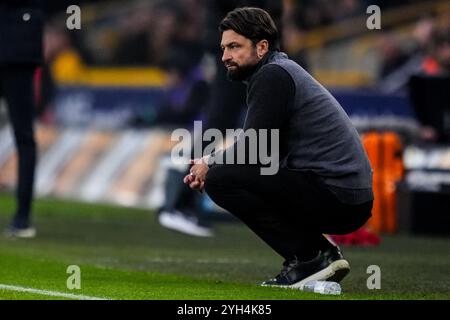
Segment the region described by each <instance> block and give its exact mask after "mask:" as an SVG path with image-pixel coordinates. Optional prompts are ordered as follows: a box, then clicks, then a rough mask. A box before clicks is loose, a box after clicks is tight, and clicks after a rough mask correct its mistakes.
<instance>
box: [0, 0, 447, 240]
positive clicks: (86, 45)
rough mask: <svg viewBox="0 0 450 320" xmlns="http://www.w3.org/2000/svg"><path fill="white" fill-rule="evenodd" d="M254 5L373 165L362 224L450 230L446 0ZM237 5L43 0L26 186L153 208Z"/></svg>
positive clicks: (3, 142)
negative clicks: (350, 126)
mask: <svg viewBox="0 0 450 320" xmlns="http://www.w3.org/2000/svg"><path fill="white" fill-rule="evenodd" d="M240 3H243V1H240ZM265 3H266V5H265V7H266V8H267V9H268V11H269V12H271V13H272V15H275V16H277V17H279V19H278V23H279V25H280V26H281V30H282V48H283V51H285V52H286V53H288V55H289V56H290V57H291V58H292V59H294V60H295V61H297V62H298V63H299V64H300V65H301V66H303V67H304V68H305V69H306V70H308V71H309V72H310V73H311V74H312V75H313V76H314V77H315V78H316V79H317V80H318V81H319V82H321V83H322V84H323V85H324V86H325V87H327V88H328V89H329V90H330V91H331V93H332V94H333V95H334V96H335V97H336V98H337V100H338V101H339V102H340V103H341V104H342V106H343V107H344V109H345V110H346V111H347V113H348V114H349V116H350V117H351V119H352V121H353V123H354V124H355V126H356V127H357V129H358V131H359V132H360V134H361V139H362V141H363V143H364V146H365V148H366V150H367V152H368V154H369V158H370V160H371V163H372V165H373V168H374V174H375V176H374V190H375V197H376V202H375V207H374V212H373V218H372V219H371V220H370V222H369V225H368V227H370V229H371V230H373V231H375V232H377V233H389V234H394V233H399V232H406V233H412V234H439V235H450V96H449V92H450V90H449V89H450V80H449V79H450V78H449V76H450V34H449V30H450V3H449V2H448V1H425V0H398V1H387V0H385V1H383V0H378V1H368V0H367V1H365V0H315V1H310V0H304V1H300V0H298V1H296V0H284V1H265ZM73 4H76V5H78V6H79V7H80V8H81V29H79V30H77V29H75V30H68V28H67V27H66V20H67V19H68V18H69V17H70V16H71V14H68V13H66V9H67V7H69V6H70V5H73ZM373 4H375V5H378V6H379V7H380V8H381V30H369V29H368V28H367V25H366V21H367V19H368V18H369V17H370V15H371V14H368V13H366V10H367V7H368V6H369V5H373ZM234 5H235V4H234V2H233V1H207V0H174V1H157V0H146V1H143V0H139V1H138V0H135V1H132V0H130V1H127V2H126V4H125V2H124V1H111V0H110V1H58V4H57V5H56V4H54V5H50V4H47V8H46V10H47V12H46V13H47V19H46V24H45V32H44V39H43V41H44V42H43V50H44V57H45V61H44V65H43V66H42V67H41V68H39V69H38V71H37V72H36V75H35V78H34V86H35V101H36V103H37V114H38V118H37V124H36V135H37V140H38V145H39V162H38V167H37V174H36V180H35V194H36V196H37V197H56V198H62V199H72V200H81V201H83V202H84V201H86V202H96V203H97V202H98V203H113V204H117V205H120V206H126V207H138V208H148V209H156V208H158V207H160V206H161V204H162V203H163V201H164V197H165V193H164V181H165V179H166V172H167V170H168V169H169V168H171V167H173V164H171V162H170V157H168V153H169V156H170V150H171V147H172V146H173V144H174V142H171V141H170V134H171V132H172V130H173V129H174V128H180V127H182V128H191V127H192V126H193V121H194V120H202V119H204V117H205V114H206V113H207V112H208V110H207V109H208V108H211V106H210V104H209V103H208V101H209V100H208V99H209V95H210V94H211V91H212V88H213V82H214V80H213V79H214V77H215V75H216V74H217V72H218V68H220V66H218V64H217V63H216V61H217V59H216V57H217V54H218V52H219V44H220V36H219V34H218V32H217V25H218V22H219V21H220V19H221V18H222V17H223V16H224V15H225V13H226V12H227V11H228V10H232V9H233V8H234ZM219 72H220V70H219ZM224 99H225V98H224ZM4 103H5V102H4V101H3V100H0V191H5V192H11V191H13V190H14V188H15V181H16V165H17V164H16V155H15V151H14V142H13V138H12V135H11V131H10V127H9V124H8V121H7V118H6V116H7V115H6V108H5V106H4ZM241 110H242V111H241V113H242V114H244V112H245V108H244V106H242V108H241ZM225 112H226V111H225ZM180 170H183V169H182V168H181V169H180ZM203 205H204V207H205V208H206V209H207V210H206V212H209V213H208V214H210V216H211V218H218V219H226V217H227V213H224V212H222V211H221V210H220V209H219V208H217V207H215V206H214V205H213V204H212V203H211V202H210V200H209V199H208V198H207V197H206V196H205V197H204V199H203ZM430 208H433V210H430Z"/></svg>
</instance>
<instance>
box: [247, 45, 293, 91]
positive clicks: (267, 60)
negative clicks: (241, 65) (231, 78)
mask: <svg viewBox="0 0 450 320" xmlns="http://www.w3.org/2000/svg"><path fill="white" fill-rule="evenodd" d="M278 56H281V57H287V56H286V54H285V53H283V52H279V51H269V52H267V53H266V55H265V56H264V57H263V58H262V59H261V60H260V61H259V62H258V64H257V65H256V68H255V70H254V71H253V73H252V74H251V75H250V76H249V77H248V78H247V79H245V80H244V81H243V82H244V84H246V85H248V84H249V83H250V82H251V80H252V79H253V77H254V76H255V74H257V73H258V71H259V70H260V69H261V68H262V67H263V66H265V65H266V64H268V63H270V62H272V61H273V60H274V59H275V58H276V57H278Z"/></svg>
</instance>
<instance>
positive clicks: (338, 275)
mask: <svg viewBox="0 0 450 320" xmlns="http://www.w3.org/2000/svg"><path fill="white" fill-rule="evenodd" d="M349 272H350V264H349V263H348V261H347V260H344V259H341V260H337V261H334V262H332V263H331V264H330V265H329V266H328V267H326V268H325V269H323V270H320V271H319V272H316V273H314V274H312V275H310V276H309V277H307V278H305V279H303V280H302V281H299V282H297V283H294V284H293V285H290V286H287V287H288V288H292V289H300V290H303V286H304V285H305V284H306V283H307V282H309V281H314V280H317V281H335V282H339V281H341V280H342V279H343V278H344V277H345V276H346V275H347V274H348V273H349Z"/></svg>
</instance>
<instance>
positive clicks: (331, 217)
mask: <svg viewBox="0 0 450 320" xmlns="http://www.w3.org/2000/svg"><path fill="white" fill-rule="evenodd" d="M219 29H220V31H221V34H222V40H221V47H222V50H223V56H222V61H223V63H224V65H225V67H226V68H227V76H228V78H229V79H231V80H233V81H243V82H245V83H246V85H247V106H248V109H247V116H246V120H245V123H244V130H249V129H254V130H261V129H266V130H269V132H270V131H271V130H275V129H276V130H279V137H280V140H279V141H278V146H279V149H277V147H276V145H277V143H276V141H275V142H273V141H272V142H271V144H269V145H268V146H266V147H267V148H268V150H269V152H268V153H267V154H271V155H273V153H277V155H278V156H279V157H278V158H277V157H275V158H276V159H279V162H278V161H277V162H276V163H275V164H276V166H277V169H278V171H277V172H276V173H275V174H273V175H262V174H261V171H260V170H261V169H262V166H263V163H264V162H263V161H262V159H259V163H258V164H248V160H246V161H247V163H245V164H227V163H226V161H225V159H229V158H234V159H235V157H233V155H234V152H235V151H236V149H237V150H239V148H240V147H241V144H243V143H244V144H246V139H244V138H241V139H239V138H238V140H237V141H236V143H235V145H234V146H233V147H231V148H228V149H226V150H222V151H218V152H216V153H214V154H212V155H206V156H205V157H203V158H202V159H196V160H192V161H191V163H192V167H191V169H190V174H188V175H187V176H186V177H185V178H184V182H185V183H186V184H188V185H189V187H190V188H191V189H193V190H198V191H203V190H204V191H206V193H207V194H208V195H209V196H210V197H211V199H212V200H213V201H214V202H215V203H216V204H218V205H219V206H220V207H222V208H224V209H226V210H228V211H229V212H230V213H232V214H233V215H235V216H236V217H238V218H239V219H241V220H242V221H243V222H244V223H245V224H246V225H247V226H248V227H249V228H250V229H251V230H252V231H253V232H254V233H255V234H256V235H258V236H259V237H260V238H261V239H262V240H263V241H264V242H265V243H266V244H267V245H269V246H270V247H271V248H272V249H273V250H274V251H275V252H276V253H278V254H279V255H280V256H282V257H283V258H284V260H285V261H284V263H283V268H282V270H281V272H280V273H279V274H278V275H277V276H276V277H275V278H273V279H271V280H268V281H266V282H264V283H263V285H267V286H279V287H291V288H302V287H303V285H304V284H305V283H306V282H307V281H310V280H331V281H340V280H342V278H343V277H345V275H346V274H347V273H348V272H349V263H348V262H347V261H346V260H345V259H344V257H343V255H342V253H341V251H340V249H339V248H338V247H337V246H335V245H333V244H332V243H330V242H329V241H328V240H327V238H326V237H325V236H324V234H347V233H350V232H353V231H355V230H357V229H359V228H360V227H361V226H362V225H364V224H365V223H366V221H367V220H368V219H369V218H370V216H371V210H372V205H373V191H372V169H371V166H370V163H369V160H368V157H367V154H366V152H365V151H364V148H363V146H362V144H361V141H360V138H359V135H358V133H357V131H356V129H355V128H354V127H353V125H352V124H351V122H350V119H349V118H348V116H347V114H346V113H345V111H344V110H343V109H342V107H341V106H340V105H339V103H338V102H337V101H336V100H335V99H334V98H333V97H332V95H331V94H330V93H329V92H328V91H327V90H326V89H325V88H324V87H323V86H321V85H320V84H319V83H318V82H317V81H316V80H314V79H313V78H312V77H311V76H310V75H309V74H308V73H307V72H306V71H305V70H304V69H303V68H301V67H300V66H299V65H298V64H296V63H295V62H293V61H292V60H290V59H289V58H288V57H287V55H285V54H284V53H282V52H280V51H279V37H278V33H277V29H276V27H275V24H274V22H273V20H272V19H271V17H270V16H269V14H268V13H267V12H266V11H264V10H261V9H257V8H240V9H236V10H233V11H231V12H230V13H229V14H228V15H227V16H226V17H225V19H224V20H223V21H222V22H221V23H220V28H219ZM266 136H267V134H266ZM241 137H242V135H241ZM260 139H261V137H260ZM259 145H261V140H260V141H259ZM244 150H246V154H245V159H249V152H248V148H247V149H244ZM278 150H279V152H278ZM238 152H239V151H238ZM230 153H231V154H230ZM230 155H231V157H229V156H230ZM218 160H219V161H220V160H222V161H221V162H220V163H224V164H219V163H218Z"/></svg>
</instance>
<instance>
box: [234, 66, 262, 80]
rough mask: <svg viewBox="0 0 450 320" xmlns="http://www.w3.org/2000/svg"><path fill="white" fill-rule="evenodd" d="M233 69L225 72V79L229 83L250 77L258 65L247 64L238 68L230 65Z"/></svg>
mask: <svg viewBox="0 0 450 320" xmlns="http://www.w3.org/2000/svg"><path fill="white" fill-rule="evenodd" d="M231 66H233V67H235V68H234V69H228V70H227V78H228V80H230V81H244V80H246V79H247V78H248V77H250V76H251V75H252V74H253V73H254V72H255V70H256V68H257V66H258V64H257V63H255V64H247V65H243V66H239V65H237V64H231Z"/></svg>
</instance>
